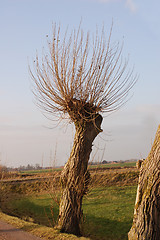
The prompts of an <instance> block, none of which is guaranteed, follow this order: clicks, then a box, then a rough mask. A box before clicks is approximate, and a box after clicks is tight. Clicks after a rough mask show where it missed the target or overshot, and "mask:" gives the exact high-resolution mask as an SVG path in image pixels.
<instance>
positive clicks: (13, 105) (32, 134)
mask: <svg viewBox="0 0 160 240" xmlns="http://www.w3.org/2000/svg"><path fill="white" fill-rule="evenodd" d="M81 19H82V28H83V29H84V31H88V30H89V31H90V32H91V33H94V32H95V29H96V26H98V27H99V28H101V27H102V25H103V24H104V25H105V28H106V33H107V32H109V29H110V26H111V23H112V20H113V23H114V26H113V33H112V41H113V42H114V41H120V42H121V41H124V49H123V56H124V57H127V56H128V54H129V57H130V66H131V67H132V66H133V65H134V66H135V73H138V74H139V80H138V82H137V84H136V86H135V87H134V89H133V90H132V93H133V96H132V98H131V100H130V101H129V102H128V103H127V104H126V105H125V106H124V107H123V108H122V109H121V110H119V111H118V112H116V113H114V114H111V115H108V116H106V117H105V118H104V120H103V130H104V131H103V133H102V134H100V135H99V136H98V137H97V139H96V141H95V144H94V151H96V150H97V149H99V150H98V152H97V155H96V157H97V158H98V157H99V158H100V157H101V154H102V150H101V149H103V148H104V147H105V153H104V159H105V160H108V161H109V160H110V161H112V160H125V159H130V158H141V157H146V156H147V155H148V153H149V151H150V148H151V144H152V142H153V140H154V136H155V132H156V129H157V127H158V124H159V123H160V94H159V89H160V28H159V26H160V2H159V1H158V0H155V1H154V4H153V3H152V2H151V1H149V0H147V1H138V0H32V1H31V0H10V1H9V0H5V1H3V0H2V1H0V30H1V34H0V160H1V162H2V163H3V164H6V165H7V166H16V167H17V166H19V165H27V164H36V163H39V164H40V165H41V164H42V159H43V165H45V166H46V165H48V166H49V165H52V164H53V162H54V161H55V160H54V159H56V164H57V165H63V164H64V162H66V161H67V158H68V157H69V152H70V150H71V146H72V139H73V136H74V128H73V126H72V125H68V126H67V124H66V123H65V121H64V122H63V124H62V125H61V126H59V127H55V126H54V124H53V123H52V122H50V121H49V120H48V119H46V118H45V117H44V116H43V115H42V113H41V111H40V110H39V109H38V108H37V107H36V106H35V105H34V103H33V95H32V93H31V80H30V75H29V72H28V64H30V65H32V63H33V60H34V58H35V54H36V51H38V53H39V54H41V52H42V48H43V47H44V48H46V46H47V44H46V41H47V39H46V35H49V36H50V37H51V35H52V23H54V22H57V23H59V22H60V23H61V29H62V31H64V30H65V29H66V27H67V26H69V28H70V29H72V28H77V27H78V25H79V23H80V20H81ZM55 155H56V156H55ZM93 155H94V154H92V157H93Z"/></svg>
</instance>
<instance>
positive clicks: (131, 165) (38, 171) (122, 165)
mask: <svg viewBox="0 0 160 240" xmlns="http://www.w3.org/2000/svg"><path fill="white" fill-rule="evenodd" d="M135 166H136V162H124V163H114V164H113V163H108V164H100V163H99V164H97V165H90V166H89V168H91V169H92V168H110V167H113V168H114V167H135ZM62 169H63V168H62V167H59V168H52V169H40V170H24V171H20V174H37V173H47V172H49V173H50V172H55V171H56V172H57V171H61V170H62Z"/></svg>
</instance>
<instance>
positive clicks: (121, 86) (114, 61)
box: [31, 24, 137, 235]
mask: <svg viewBox="0 0 160 240" xmlns="http://www.w3.org/2000/svg"><path fill="white" fill-rule="evenodd" d="M111 32H112V28H111V30H110V34H109V36H108V38H107V39H106V37H105V33H104V29H102V31H101V34H100V35H99V33H98V31H97V33H96V36H95V37H93V39H92V40H93V41H91V39H90V34H89V32H88V33H87V34H86V35H85V34H84V32H83V30H81V26H79V29H78V30H77V31H76V30H74V31H73V32H72V33H71V34H68V30H67V31H66V32H65V34H64V36H63V37H61V30H60V26H58V27H57V26H56V24H55V25H54V26H53V37H52V40H51V42H48V46H49V53H48V54H45V53H44V54H43V56H42V59H41V61H40V60H39V57H38V55H37V56H36V60H35V61H34V63H35V71H34V72H33V71H31V76H32V79H33V82H34V88H33V93H34V95H35V97H36V100H37V101H36V103H37V104H38V106H39V107H40V108H41V109H42V110H44V111H45V112H46V113H47V114H48V113H49V114H51V115H53V116H54V117H57V118H58V119H59V120H61V119H64V118H69V119H70V122H73V123H74V125H75V131H76V132H75V138H74V143H73V148H72V151H71V154H70V157H69V159H68V162H67V163H66V164H65V166H64V169H63V171H62V174H61V183H62V188H63V193H62V196H61V201H60V209H59V221H58V225H59V228H60V229H61V231H62V232H67V233H73V234H76V235H80V220H81V218H82V199H83V196H84V194H85V193H86V191H87V188H88V184H89V179H90V174H89V172H88V170H87V167H88V161H89V157H90V153H91V151H92V146H93V141H94V139H95V137H96V136H97V135H98V134H99V133H100V132H102V129H101V123H102V119H103V118H102V115H101V114H104V113H109V112H113V111H115V110H117V109H119V108H120V107H121V106H122V105H123V104H124V103H125V102H126V97H127V96H128V93H129V91H130V90H131V88H132V87H133V85H134V84H135V82H136V79H137V77H136V76H134V75H133V69H131V70H130V69H128V70H127V68H128V60H124V61H123V60H122V56H121V54H122V48H123V44H122V45H120V44H119V43H117V44H114V45H112V46H111V43H110V41H111Z"/></svg>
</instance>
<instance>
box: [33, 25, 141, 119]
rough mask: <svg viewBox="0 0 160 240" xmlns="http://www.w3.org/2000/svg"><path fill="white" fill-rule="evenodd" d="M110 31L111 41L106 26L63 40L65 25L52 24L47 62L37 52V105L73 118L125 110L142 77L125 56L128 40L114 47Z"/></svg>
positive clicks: (34, 79)
mask: <svg viewBox="0 0 160 240" xmlns="http://www.w3.org/2000/svg"><path fill="white" fill-rule="evenodd" d="M111 32H112V27H111V30H110V34H109V37H108V39H107V40H106V37H105V33H104V29H102V31H101V34H100V35H99V33H98V31H97V32H96V36H95V37H93V39H92V43H91V38H90V34H89V32H87V34H86V35H85V34H84V32H83V30H81V27H80V26H79V29H78V30H77V31H76V30H74V31H73V32H72V33H70V34H68V30H66V32H65V34H64V37H63V38H61V29H60V26H58V27H57V26H56V24H55V25H54V26H53V36H52V40H51V42H48V46H49V54H43V56H42V61H41V62H40V61H39V57H38V55H37V56H36V60H35V61H34V62H35V72H34V73H33V72H32V71H30V72H31V76H32V79H33V82H34V88H33V93H34V95H35V96H36V99H37V104H38V106H39V107H40V108H41V109H43V110H45V111H46V112H47V113H50V114H53V115H54V116H58V117H64V116H65V115H66V113H67V114H69V117H70V119H71V120H72V121H74V120H76V119H79V118H84V119H86V120H88V121H90V120H91V119H93V118H94V116H95V114H97V113H101V112H102V113H103V112H111V111H115V110H117V109H118V108H120V107H121V106H122V105H123V104H124V103H125V101H126V97H127V96H128V93H129V91H130V90H131V88H132V87H133V86H134V84H135V82H136V80H137V76H135V75H134V74H133V69H132V70H130V69H129V70H128V60H124V61H123V59H122V49H123V44H122V45H120V44H119V43H117V44H115V45H112V46H111Z"/></svg>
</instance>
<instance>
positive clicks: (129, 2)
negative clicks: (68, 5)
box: [90, 0, 137, 13]
mask: <svg viewBox="0 0 160 240" xmlns="http://www.w3.org/2000/svg"><path fill="white" fill-rule="evenodd" d="M90 1H94V2H95V1H96V2H99V3H115V2H123V1H122V0H90ZM124 4H125V6H126V7H127V8H128V9H129V10H130V11H131V12H132V13H135V12H136V11H137V6H136V4H135V3H134V1H133V0H125V3H124Z"/></svg>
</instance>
